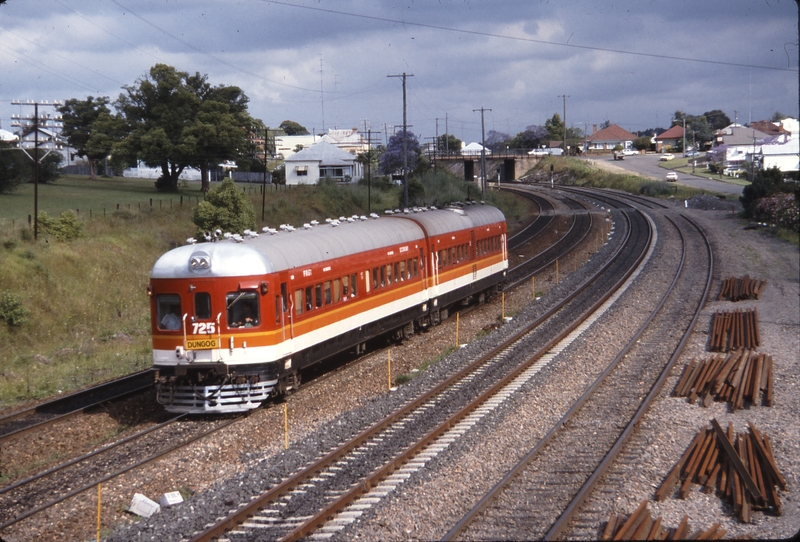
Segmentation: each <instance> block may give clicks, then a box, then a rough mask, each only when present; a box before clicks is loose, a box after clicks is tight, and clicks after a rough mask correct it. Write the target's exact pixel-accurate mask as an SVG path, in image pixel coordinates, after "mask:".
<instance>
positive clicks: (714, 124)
mask: <svg viewBox="0 0 800 542" xmlns="http://www.w3.org/2000/svg"><path fill="white" fill-rule="evenodd" d="M703 116H704V117H705V118H706V121H708V124H709V125H710V126H711V128H712V129H713V130H721V129H722V128H725V127H726V126H730V124H731V119H730V117H728V115H726V114H725V113H724V112H723V111H721V110H719V109H712V110H711V111H706V112H705V113H703Z"/></svg>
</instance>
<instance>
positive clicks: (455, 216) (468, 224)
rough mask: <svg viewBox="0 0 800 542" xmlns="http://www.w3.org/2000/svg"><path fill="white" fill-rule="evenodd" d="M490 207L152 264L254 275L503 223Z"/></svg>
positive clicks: (227, 243) (233, 246)
mask: <svg viewBox="0 0 800 542" xmlns="http://www.w3.org/2000/svg"><path fill="white" fill-rule="evenodd" d="M504 220H505V218H504V217H503V213H502V212H500V210H499V209H497V208H496V207H492V206H488V205H469V206H465V207H463V208H462V207H454V208H449V207H448V208H446V209H438V210H429V211H424V212H414V213H402V214H400V213H399V214H394V215H385V216H382V217H381V218H379V219H368V220H366V221H361V220H356V221H355V222H342V223H340V224H339V225H338V226H332V225H330V224H320V225H318V226H315V227H313V228H311V229H302V228H298V229H296V230H295V231H291V232H287V231H280V232H278V233H276V234H274V235H270V234H268V233H262V234H260V235H259V236H258V237H255V238H245V239H242V240H241V241H235V240H233V239H223V240H219V241H216V242H210V243H199V244H194V245H186V246H182V247H178V248H176V249H173V250H170V251H169V252H167V253H166V254H164V255H163V256H161V257H160V258H159V259H158V260H157V261H156V263H155V265H154V266H153V270H152V271H151V273H150V277H151V278H188V277H196V278H205V277H208V278H211V277H233V276H252V275H264V274H267V273H274V272H276V271H284V270H288V269H295V268H298V267H304V266H307V265H309V264H312V263H315V262H319V261H321V260H328V259H332V258H340V257H344V256H349V255H352V254H356V253H359V252H364V251H368V250H374V249H378V248H381V247H386V246H392V245H398V244H403V243H412V242H415V241H420V240H422V239H423V238H424V237H425V236H426V234H427V235H431V236H434V235H442V234H446V233H449V232H452V231H457V230H462V229H468V228H479V227H480V226H485V225H488V224H492V223H496V222H500V221H504Z"/></svg>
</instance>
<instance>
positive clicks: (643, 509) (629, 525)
mask: <svg viewBox="0 0 800 542" xmlns="http://www.w3.org/2000/svg"><path fill="white" fill-rule="evenodd" d="M690 530H691V527H690V526H689V516H683V519H682V520H681V522H680V524H679V525H678V526H677V527H676V528H675V529H668V528H666V527H662V526H661V518H656V519H655V520H654V519H653V517H652V516H651V515H650V512H649V511H648V510H647V501H642V503H641V504H640V505H639V507H638V508H637V509H636V511H635V512H634V513H633V514H631V516H630V517H629V518H628V519H627V520H625V519H624V518H623V517H622V516H617V515H612V516H611V517H610V518H608V523H606V528H605V529H604V530H603V536H602V538H601V540H719V539H720V538H722V537H723V536H725V533H726V532H727V531H725V529H720V527H719V523H715V524H714V525H712V526H711V527H710V528H708V529H706V530H702V529H701V530H698V531H696V532H694V533H693V534H690Z"/></svg>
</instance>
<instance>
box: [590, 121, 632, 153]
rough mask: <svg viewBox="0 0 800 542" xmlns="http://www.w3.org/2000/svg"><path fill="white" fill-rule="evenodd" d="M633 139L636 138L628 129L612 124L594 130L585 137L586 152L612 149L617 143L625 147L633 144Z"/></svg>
mask: <svg viewBox="0 0 800 542" xmlns="http://www.w3.org/2000/svg"><path fill="white" fill-rule="evenodd" d="M634 139H636V136H635V135H633V134H632V133H630V132H629V131H628V130H626V129H624V128H621V127H619V126H617V125H616V124H612V125H611V126H609V127H608V128H603V129H601V130H599V131H594V132H593V133H592V135H590V136H589V137H587V138H586V150H587V152H602V151H612V150H614V147H616V146H617V145H621V146H622V148H623V149H627V148H629V147H630V146H631V145H633V140H634Z"/></svg>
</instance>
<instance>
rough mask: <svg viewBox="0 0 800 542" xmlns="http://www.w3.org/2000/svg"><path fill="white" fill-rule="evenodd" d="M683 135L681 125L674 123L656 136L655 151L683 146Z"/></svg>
mask: <svg viewBox="0 0 800 542" xmlns="http://www.w3.org/2000/svg"><path fill="white" fill-rule="evenodd" d="M683 137H684V131H683V126H678V125H677V124H676V125H675V126H673V127H672V128H670V129H669V130H667V131H666V132H663V133H662V134H661V135H657V136H656V152H664V149H666V148H670V147H679V148H683Z"/></svg>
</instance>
